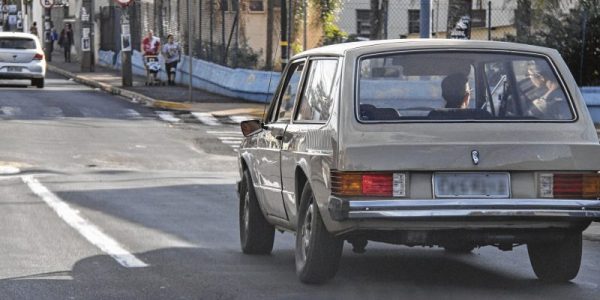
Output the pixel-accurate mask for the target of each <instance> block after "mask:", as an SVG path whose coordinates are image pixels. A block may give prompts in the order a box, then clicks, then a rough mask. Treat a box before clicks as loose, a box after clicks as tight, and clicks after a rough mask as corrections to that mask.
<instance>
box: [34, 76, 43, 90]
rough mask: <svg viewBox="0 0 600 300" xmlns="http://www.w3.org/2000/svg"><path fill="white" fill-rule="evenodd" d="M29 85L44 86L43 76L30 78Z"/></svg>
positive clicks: (40, 87)
mask: <svg viewBox="0 0 600 300" xmlns="http://www.w3.org/2000/svg"><path fill="white" fill-rule="evenodd" d="M31 85H34V86H36V87H37V88H38V89H42V88H44V78H34V79H31Z"/></svg>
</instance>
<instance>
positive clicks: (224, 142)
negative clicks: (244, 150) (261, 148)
mask: <svg viewBox="0 0 600 300" xmlns="http://www.w3.org/2000/svg"><path fill="white" fill-rule="evenodd" d="M221 143H223V144H227V145H239V144H240V143H241V141H228V140H221Z"/></svg>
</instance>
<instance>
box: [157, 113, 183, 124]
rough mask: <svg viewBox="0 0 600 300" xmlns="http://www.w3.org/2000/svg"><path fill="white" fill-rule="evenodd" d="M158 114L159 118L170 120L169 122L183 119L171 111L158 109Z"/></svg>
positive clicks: (177, 121)
mask: <svg viewBox="0 0 600 300" xmlns="http://www.w3.org/2000/svg"><path fill="white" fill-rule="evenodd" d="M156 115H158V118H160V119H161V120H163V121H165V122H169V123H179V122H181V119H180V118H177V117H175V115H174V114H173V113H172V112H170V111H157V112H156Z"/></svg>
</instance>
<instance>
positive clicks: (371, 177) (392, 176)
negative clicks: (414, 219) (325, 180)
mask: <svg viewBox="0 0 600 300" xmlns="http://www.w3.org/2000/svg"><path fill="white" fill-rule="evenodd" d="M331 190H332V193H333V194H334V195H337V196H367V197H405V196H406V174H405V173H392V172H339V171H332V172H331Z"/></svg>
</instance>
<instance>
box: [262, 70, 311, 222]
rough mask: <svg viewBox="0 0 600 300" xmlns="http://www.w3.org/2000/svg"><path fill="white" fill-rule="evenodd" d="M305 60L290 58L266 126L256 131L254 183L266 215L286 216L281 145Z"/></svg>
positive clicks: (282, 217)
mask: <svg viewBox="0 0 600 300" xmlns="http://www.w3.org/2000/svg"><path fill="white" fill-rule="evenodd" d="M304 64H305V62H304V60H300V61H295V62H293V63H292V64H291V65H290V67H289V68H288V69H287V73H286V75H285V77H284V80H285V82H284V84H283V86H282V88H281V89H280V92H279V95H278V96H277V99H276V102H275V103H274V104H273V105H272V107H271V109H270V112H269V116H268V117H267V122H265V123H266V124H265V125H266V126H265V129H264V130H263V131H262V132H261V133H259V134H260V138H259V143H258V145H257V146H258V151H257V155H256V158H255V159H256V169H257V176H256V177H257V178H256V181H257V184H258V185H259V186H258V188H259V189H260V190H261V194H262V195H263V203H262V204H263V206H264V209H265V211H266V212H267V214H268V215H270V216H273V217H277V218H281V219H285V220H287V218H288V217H287V213H286V210H285V207H284V205H283V198H282V194H281V193H282V183H281V145H282V139H283V135H284V133H285V130H286V128H287V126H288V124H289V123H290V120H291V118H292V112H293V108H294V104H295V102H296V98H297V95H298V91H299V88H300V85H301V83H302V77H303V72H304Z"/></svg>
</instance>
